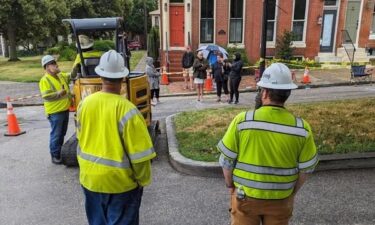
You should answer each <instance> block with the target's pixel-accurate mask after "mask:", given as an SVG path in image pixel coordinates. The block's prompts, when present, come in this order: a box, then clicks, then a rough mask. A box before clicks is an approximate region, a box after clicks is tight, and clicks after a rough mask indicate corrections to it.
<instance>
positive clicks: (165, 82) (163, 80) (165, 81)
mask: <svg viewBox="0 0 375 225" xmlns="http://www.w3.org/2000/svg"><path fill="white" fill-rule="evenodd" d="M160 84H161V85H168V84H169V81H168V76H167V75H166V74H163V75H162V76H161V82H160Z"/></svg>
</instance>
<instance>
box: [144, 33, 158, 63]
mask: <svg viewBox="0 0 375 225" xmlns="http://www.w3.org/2000/svg"><path fill="white" fill-rule="evenodd" d="M147 48H148V49H147V55H148V56H149V57H152V58H153V59H154V60H155V62H156V61H158V59H159V48H160V39H159V29H158V28H157V27H152V28H151V30H150V32H149V33H148V37H147Z"/></svg>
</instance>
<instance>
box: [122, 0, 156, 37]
mask: <svg viewBox="0 0 375 225" xmlns="http://www.w3.org/2000/svg"><path fill="white" fill-rule="evenodd" d="M156 4H157V2H156V1H155V0H133V7H132V10H131V11H130V14H129V15H128V16H125V18H124V20H125V26H126V28H127V29H128V31H130V32H131V33H133V34H144V31H145V26H144V22H143V21H144V18H145V13H144V9H145V8H146V11H147V17H148V19H147V26H148V29H147V30H149V28H150V27H151V20H150V18H149V15H148V13H149V12H151V11H153V10H155V9H156V8H157V5H156Z"/></svg>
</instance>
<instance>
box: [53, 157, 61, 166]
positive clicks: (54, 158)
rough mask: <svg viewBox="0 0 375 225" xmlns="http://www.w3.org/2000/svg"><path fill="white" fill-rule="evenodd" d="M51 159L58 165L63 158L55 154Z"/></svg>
mask: <svg viewBox="0 0 375 225" xmlns="http://www.w3.org/2000/svg"><path fill="white" fill-rule="evenodd" d="M51 161H52V163H53V164H56V165H58V164H61V163H62V161H61V158H57V157H55V156H52V158H51Z"/></svg>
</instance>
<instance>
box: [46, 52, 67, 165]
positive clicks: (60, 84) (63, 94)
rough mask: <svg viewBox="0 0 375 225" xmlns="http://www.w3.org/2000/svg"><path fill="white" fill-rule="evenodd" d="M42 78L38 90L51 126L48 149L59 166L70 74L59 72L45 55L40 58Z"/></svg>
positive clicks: (57, 67) (64, 130) (65, 128)
mask: <svg viewBox="0 0 375 225" xmlns="http://www.w3.org/2000/svg"><path fill="white" fill-rule="evenodd" d="M42 67H43V68H44V70H45V74H44V76H43V77H42V78H41V79H40V81H39V89H40V93H41V95H42V99H43V102H44V109H45V114H46V116H47V118H48V121H49V123H50V125H51V132H50V140H49V149H50V154H51V160H52V163H54V164H61V147H62V145H63V144H64V137H65V134H66V131H67V129H68V123H69V107H70V104H71V94H70V90H69V82H70V78H71V77H70V74H68V73H64V72H61V71H60V69H59V66H58V65H57V62H56V60H55V58H53V56H51V55H46V56H44V57H43V58H42Z"/></svg>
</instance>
